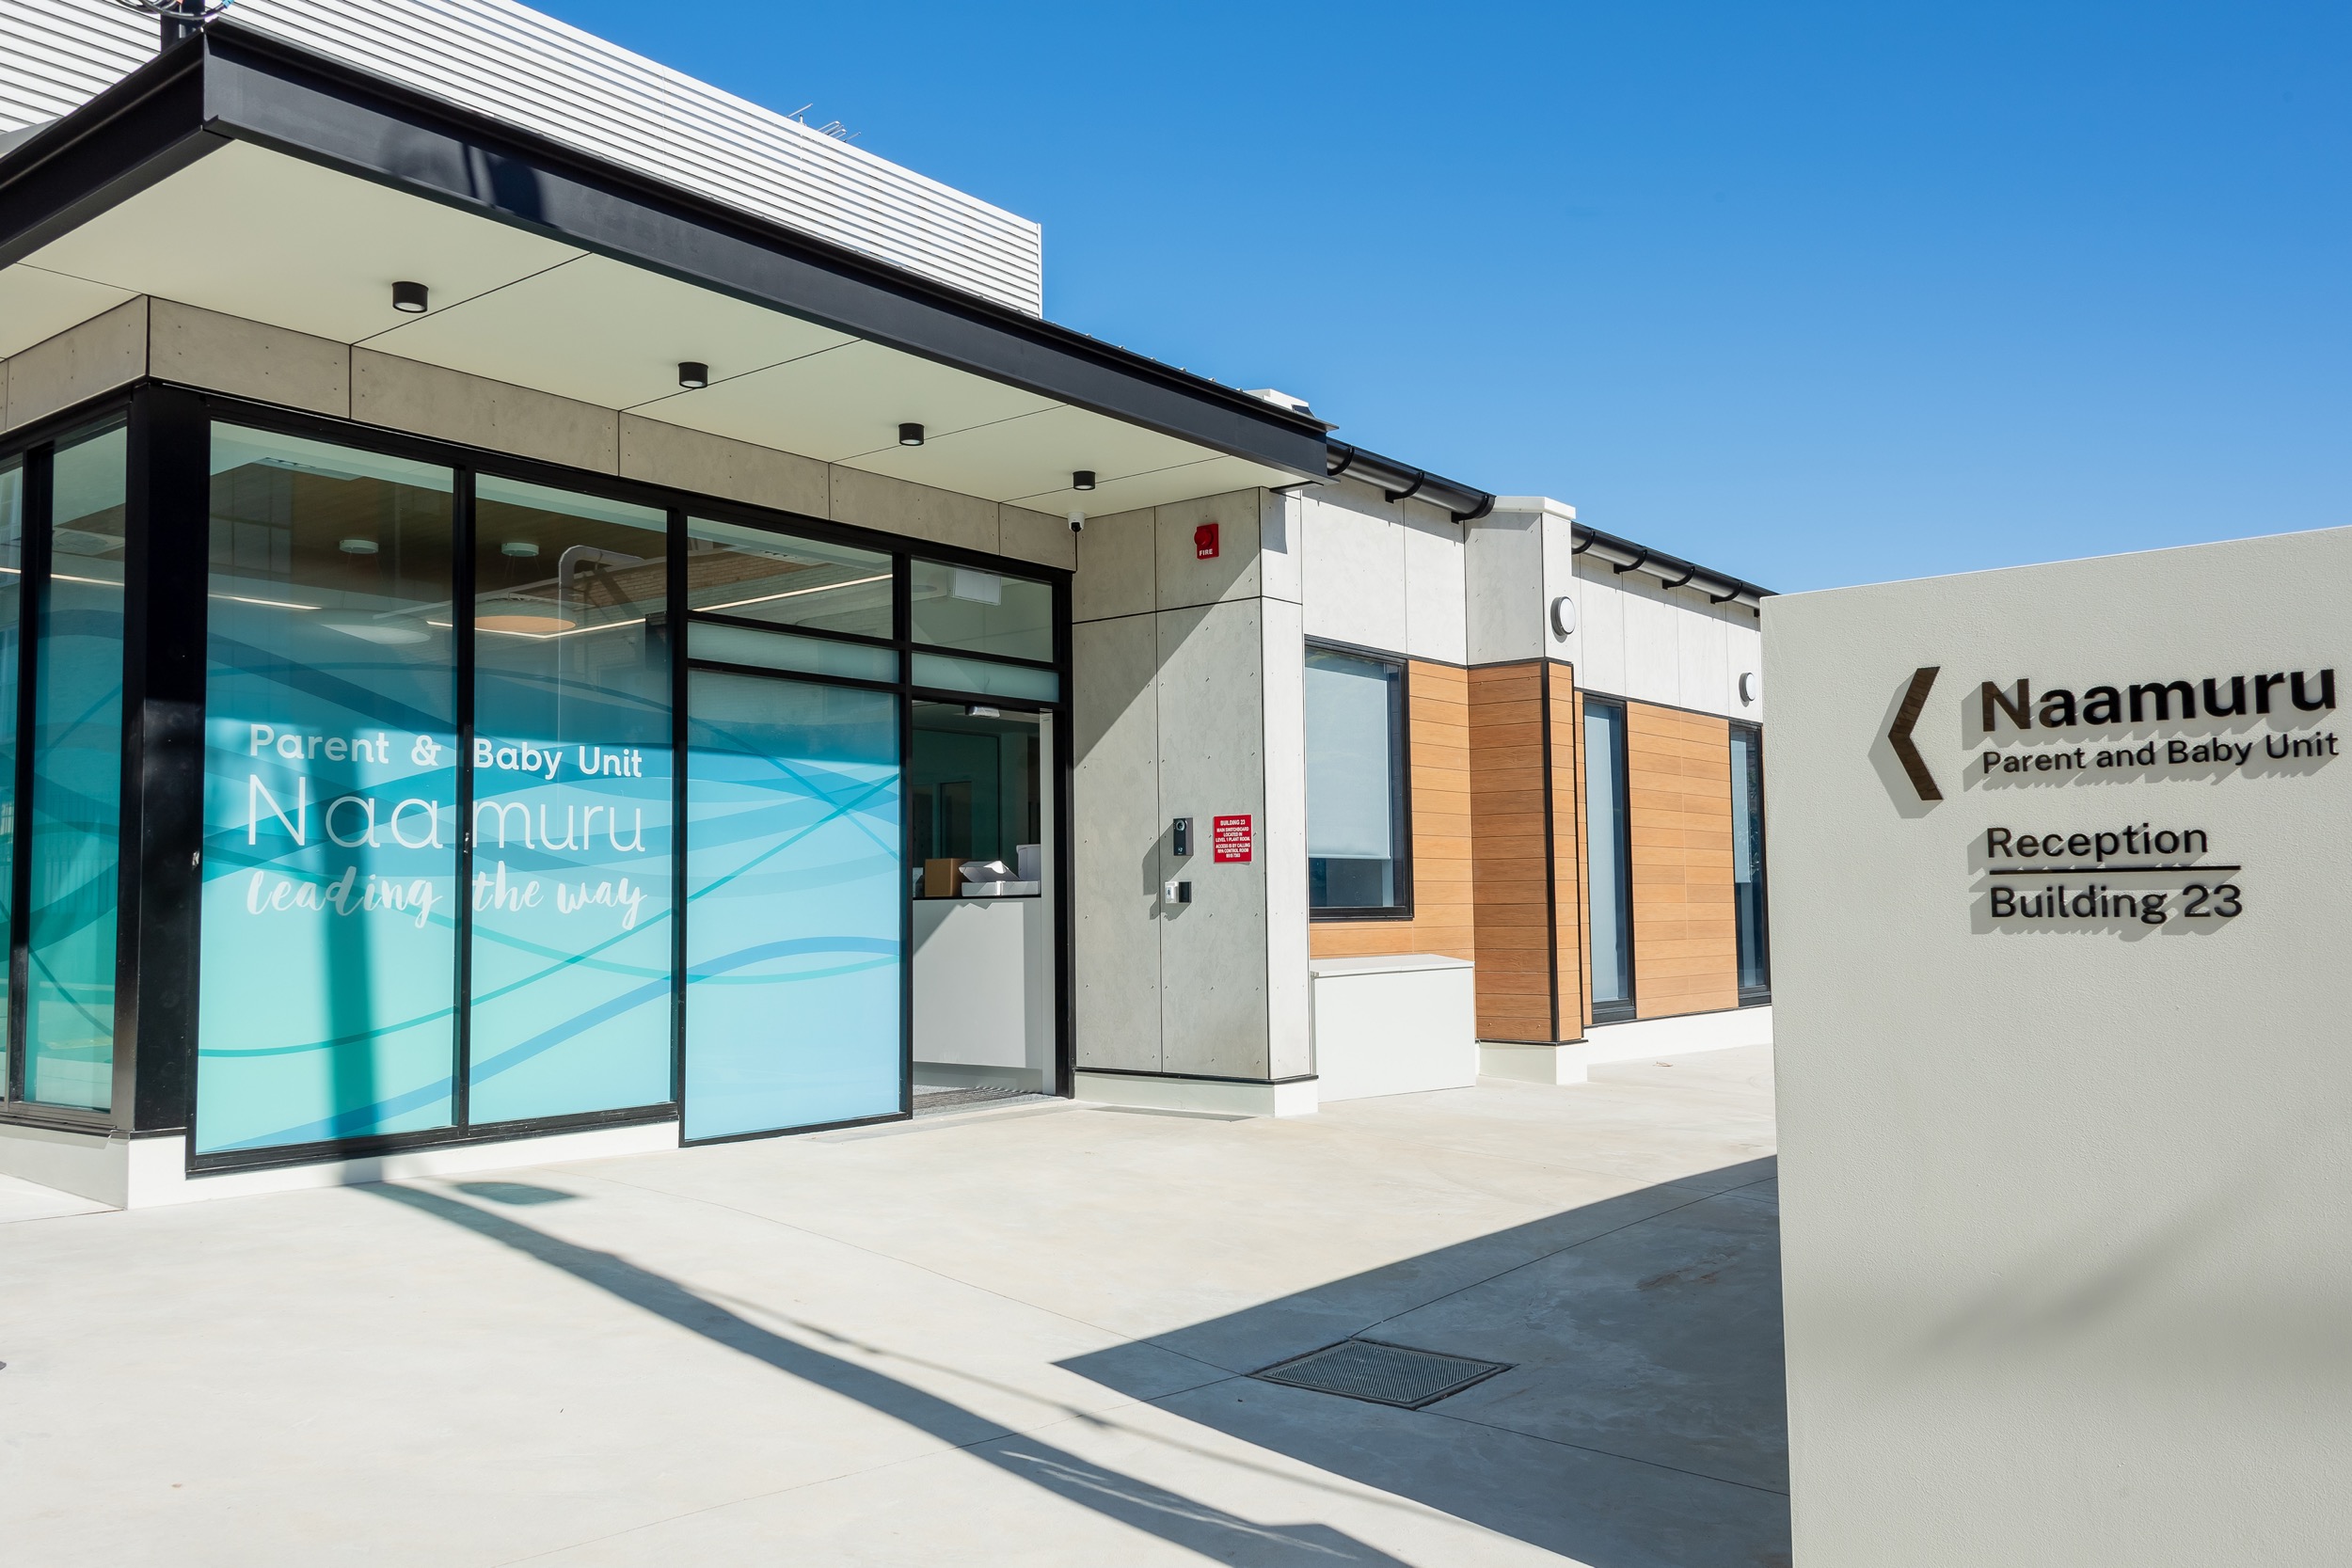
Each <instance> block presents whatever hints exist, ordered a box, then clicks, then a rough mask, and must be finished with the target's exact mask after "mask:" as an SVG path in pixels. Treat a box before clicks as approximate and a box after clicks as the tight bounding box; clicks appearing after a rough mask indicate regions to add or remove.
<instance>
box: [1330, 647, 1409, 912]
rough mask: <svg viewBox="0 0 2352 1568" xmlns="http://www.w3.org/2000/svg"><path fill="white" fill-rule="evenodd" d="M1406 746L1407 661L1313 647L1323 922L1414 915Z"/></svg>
mask: <svg viewBox="0 0 2352 1568" xmlns="http://www.w3.org/2000/svg"><path fill="white" fill-rule="evenodd" d="M1405 746H1406V726H1405V666H1404V664H1403V662H1402V661H1400V660H1397V659H1390V658H1382V657H1378V656H1376V655H1371V654H1363V653H1358V652H1354V651H1347V650H1342V649H1338V648H1327V647H1315V646H1310V647H1309V648H1308V650H1307V672H1306V752H1307V889H1308V891H1307V903H1308V907H1309V911H1310V912H1311V914H1312V916H1313V917H1314V918H1316V919H1324V920H1328V919H1382V918H1387V919H1405V918H1407V917H1409V916H1410V915H1411V914H1412V912H1413V891H1412V888H1413V884H1412V864H1411V858H1410V850H1409V846H1410V844H1411V835H1410V833H1409V832H1408V831H1407V827H1408V816H1409V812H1408V802H1407V800H1406V753H1405Z"/></svg>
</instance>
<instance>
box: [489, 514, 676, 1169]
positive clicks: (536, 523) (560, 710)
mask: <svg viewBox="0 0 2352 1568" xmlns="http://www.w3.org/2000/svg"><path fill="white" fill-rule="evenodd" d="M668 555H669V518H668V515H667V514H665V513H663V512H660V511H657V510H655V509H654V508H652V507H645V506H636V505H631V504H629V503H628V502H625V501H614V500H604V499H597V498H596V497H591V496H583V495H577V494H573V493H570V492H566V491H562V490H551V489H548V488H545V487H543V486H540V485H535V484H524V483H517V482H516V481H513V480H506V479H500V478H497V477H495V476H491V475H486V474H485V475H483V476H481V477H480V478H478V479H477V480H476V481H475V483H474V622H473V625H474V648H473V654H474V714H473V757H472V768H473V821H472V823H471V824H470V828H471V831H472V844H473V886H472V888H471V912H472V917H473V936H472V965H471V989H472V992H473V995H472V1016H471V1019H470V1023H469V1028H470V1035H469V1041H468V1046H469V1050H468V1054H469V1058H470V1060H471V1064H472V1065H471V1068H470V1070H469V1080H468V1085H469V1104H468V1119H469V1121H471V1122H474V1123H483V1122H497V1121H516V1120H521V1119H524V1118H526V1117H549V1116H562V1115H567V1114H572V1113H577V1112H582V1111H604V1110H618V1109H622V1108H625V1107H628V1106H634V1105H652V1104H659V1103H661V1102H663V1101H668V1100H670V1099H671V1098H672V1095H671V1082H670V1080H671V1076H672V1074H671V1022H670V1019H671V1006H670V1004H671V999H672V994H673V991H672V982H671V977H670V975H671V968H672V964H671V946H672V937H671V931H672V927H671V925H670V919H671V898H672V895H671V859H670V856H671V841H672V836H673V835H672V828H671V800H672V772H671V764H670V660H671V657H672V642H673V641H674V639H673V637H672V635H671V634H672V627H671V625H670V618H669V612H668V597H667V595H668V592H669V588H668V584H669V561H668Z"/></svg>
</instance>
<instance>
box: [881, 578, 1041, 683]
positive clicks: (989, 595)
mask: <svg viewBox="0 0 2352 1568" xmlns="http://www.w3.org/2000/svg"><path fill="white" fill-rule="evenodd" d="M908 592H909V594H910V595H911V597H912V600H913V610H912V614H913V617H914V640H915V641H917V642H930V643H932V644H934V645H936V646H938V647H942V648H961V649H964V650H966V651H967V652H970V653H976V654H997V655H1001V656H1002V657H1006V658H1033V659H1036V660H1038V661H1039V662H1040V663H1050V662H1052V660H1053V657H1054V590H1053V588H1052V587H1051V585H1049V584H1046V583H1042V582H1032V581H1030V580H1029V579H1028V578H1009V577H1006V576H1004V575H1003V574H1002V573H998V572H983V571H980V570H978V569H977V568H975V567H971V566H950V565H948V564H947V563H946V562H941V561H917V562H913V565H912V572H911V582H910V585H909V589H908Z"/></svg>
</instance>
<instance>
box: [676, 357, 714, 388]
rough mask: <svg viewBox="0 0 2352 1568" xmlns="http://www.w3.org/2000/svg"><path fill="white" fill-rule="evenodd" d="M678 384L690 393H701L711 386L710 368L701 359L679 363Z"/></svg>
mask: <svg viewBox="0 0 2352 1568" xmlns="http://www.w3.org/2000/svg"><path fill="white" fill-rule="evenodd" d="M677 384H678V386H679V387H680V388H682V389H684V390H686V391H689V392H699V391H701V390H702V389H703V388H706V387H707V386H709V385H710V367H709V366H708V365H706V364H704V363H703V362H702V361H701V360H699V359H681V360H679V361H678V362H677Z"/></svg>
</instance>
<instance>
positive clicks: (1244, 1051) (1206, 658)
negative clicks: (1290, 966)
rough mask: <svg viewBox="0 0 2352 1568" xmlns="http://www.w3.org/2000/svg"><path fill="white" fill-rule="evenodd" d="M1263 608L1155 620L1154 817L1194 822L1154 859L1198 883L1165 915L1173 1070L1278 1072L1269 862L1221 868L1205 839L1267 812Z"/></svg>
mask: <svg viewBox="0 0 2352 1568" xmlns="http://www.w3.org/2000/svg"><path fill="white" fill-rule="evenodd" d="M1263 613H1264V612H1263V608H1262V607H1261V606H1260V604H1259V603H1258V602H1257V601H1256V600H1254V599H1251V600H1247V601H1242V602H1237V603H1232V604H1217V605H1202V606H1196V607H1192V608H1189V609H1184V610H1168V611H1166V612H1164V613H1161V614H1158V615H1155V616H1153V617H1152V620H1153V623H1154V628H1155V630H1156V632H1157V636H1158V645H1159V675H1158V706H1159V719H1160V736H1159V746H1160V752H1159V759H1160V768H1159V772H1160V788H1159V801H1160V816H1161V817H1162V818H1163V819H1164V820H1165V819H1172V818H1174V817H1178V816H1189V817H1191V818H1192V819H1193V822H1194V824H1195V842H1194V844H1193V847H1192V853H1191V854H1190V855H1189V856H1186V857H1184V858H1183V859H1179V858H1178V857H1177V856H1176V854H1175V853H1174V851H1173V849H1172V847H1171V848H1169V849H1168V852H1167V853H1166V854H1165V856H1164V858H1163V859H1162V861H1161V875H1162V877H1163V878H1181V879H1189V880H1190V881H1191V883H1192V888H1193V895H1192V896H1193V901H1192V902H1191V903H1190V904H1183V905H1170V906H1166V907H1163V908H1162V910H1161V911H1160V923H1159V924H1160V980H1161V984H1160V1056H1161V1061H1162V1063H1163V1065H1164V1066H1165V1067H1166V1069H1168V1071H1171V1072H1187V1073H1195V1074H1200V1075H1202V1076H1207V1077H1218V1078H1265V1077H1271V1076H1273V1073H1272V1067H1271V1061H1270V1058H1269V1056H1268V1053H1267V1044H1268V1035H1267V1010H1266V1009H1267V1005H1268V999H1267V992H1266V986H1267V980H1268V978H1269V970H1268V967H1267V962H1268V958H1269V957H1270V953H1269V948H1268V944H1267V932H1266V879H1265V869H1266V863H1265V862H1264V861H1263V860H1257V861H1252V862H1250V863H1248V864H1222V865H1220V864H1218V863H1216V861H1215V859H1214V857H1213V856H1212V854H1211V852H1210V843H1209V841H1210V836H1211V832H1210V829H1211V821H1212V819H1213V818H1214V817H1216V816H1227V815H1247V816H1249V817H1250V818H1251V819H1252V820H1253V821H1263V819H1264V816H1265V791H1264V776H1265V773H1264V770H1265V738H1266V736H1265V708H1264V703H1263V680H1264V673H1265V672H1264V666H1263V656H1264V651H1265V644H1264V632H1263ZM1253 698H1254V699H1256V700H1252V699H1253ZM1163 842H1164V843H1165V841H1163ZM1298 958H1299V960H1300V961H1299V964H1298V968H1299V971H1300V973H1301V974H1302V975H1303V974H1304V971H1305V967H1306V966H1305V962H1304V959H1305V955H1304V954H1300V955H1298ZM1302 1010H1303V1009H1302ZM1089 1065H1091V1064H1089Z"/></svg>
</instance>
